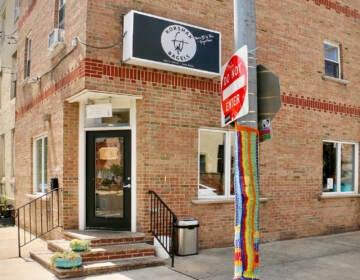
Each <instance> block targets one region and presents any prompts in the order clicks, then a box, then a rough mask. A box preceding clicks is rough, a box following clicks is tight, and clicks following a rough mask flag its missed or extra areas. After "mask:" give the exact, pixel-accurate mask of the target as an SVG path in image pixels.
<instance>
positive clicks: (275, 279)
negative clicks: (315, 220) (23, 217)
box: [0, 227, 360, 280]
mask: <svg viewBox="0 0 360 280" xmlns="http://www.w3.org/2000/svg"><path fill="white" fill-rule="evenodd" d="M45 246H46V244H45V242H42V241H36V242H35V243H34V244H30V245H28V246H27V247H26V248H24V249H23V250H22V255H23V257H24V258H18V257H17V255H18V253H17V231H16V228H15V227H7V228H0V279H2V280H12V279H14V280H15V279H16V280H19V279H27V280H35V279H36V280H51V279H57V278H56V277H55V276H53V274H51V273H50V272H49V271H47V270H46V269H45V268H43V267H42V266H41V265H39V264H38V263H36V262H34V261H33V260H31V259H30V258H29V257H28V256H29V253H28V252H29V250H30V248H31V247H37V248H38V247H42V248H43V247H45ZM359 262H360V231H356V232H350V233H343V234H336V235H328V236H320V237H310V238H303V239H296V240H287V241H277V242H270V243H265V244H261V245H260V279H262V280H300V279H301V280H303V279H306V280H323V279H327V280H335V279H336V280H338V279H344V280H355V279H360V276H359V275H360V265H359V264H360V263H359ZM232 273H233V249H232V248H218V249H207V250H200V251H199V254H198V255H194V256H184V257H176V258H175V267H174V268H171V267H170V265H169V266H161V267H151V268H144V269H138V270H131V271H126V272H117V273H112V274H106V275H97V276H88V277H82V278H72V279H84V280H85V279H86V280H88V279H89V280H90V279H96V280H110V279H111V280H167V279H169V280H192V279H198V280H200V279H201V280H225V279H229V280H230V279H232Z"/></svg>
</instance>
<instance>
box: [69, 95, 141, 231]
mask: <svg viewBox="0 0 360 280" xmlns="http://www.w3.org/2000/svg"><path fill="white" fill-rule="evenodd" d="M109 96H110V97H111V98H112V101H113V104H119V106H120V103H125V104H127V105H126V106H128V108H129V109H130V126H124V127H89V128H86V127H85V123H86V110H85V106H86V103H87V102H88V99H95V100H96V99H98V100H100V99H105V98H108V97H109ZM140 98H141V97H140V96H133V95H126V94H116V93H109V92H107V93H105V92H100V91H89V90H84V91H82V92H81V93H80V94H77V95H76V96H73V97H71V98H69V99H68V100H67V101H68V102H70V103H72V102H79V158H78V162H79V171H78V172H79V173H78V174H79V229H80V230H84V229H85V228H86V162H85V161H86V132H87V131H108V130H130V131H131V231H132V232H136V209H137V204H136V193H137V192H136V99H140Z"/></svg>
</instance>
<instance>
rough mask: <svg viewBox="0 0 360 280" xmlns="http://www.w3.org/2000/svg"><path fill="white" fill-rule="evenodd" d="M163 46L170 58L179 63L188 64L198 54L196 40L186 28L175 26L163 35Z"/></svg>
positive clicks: (167, 28)
mask: <svg viewBox="0 0 360 280" xmlns="http://www.w3.org/2000/svg"><path fill="white" fill-rule="evenodd" d="M161 46H162V48H163V50H164V52H165V53H166V55H167V56H168V57H170V58H171V59H172V60H175V61H177V62H187V61H189V60H191V59H192V58H193V57H194V56H195V54H196V49H197V47H196V40H195V38H194V36H193V34H192V33H191V32H190V31H189V30H188V29H187V28H185V27H184V26H181V25H177V24H173V25H170V26H168V27H166V28H165V29H164V30H163V32H162V34H161Z"/></svg>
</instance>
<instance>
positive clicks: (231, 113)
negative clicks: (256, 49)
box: [221, 46, 249, 126]
mask: <svg viewBox="0 0 360 280" xmlns="http://www.w3.org/2000/svg"><path fill="white" fill-rule="evenodd" d="M221 110H222V126H225V125H227V124H229V123H231V122H233V121H235V120H236V119H238V118H240V117H242V116H245V115H246V114H248V113H249V98H248V55H247V46H243V47H242V48H240V49H239V50H238V51H237V52H236V53H235V54H234V55H233V56H232V57H231V59H230V60H229V61H228V62H227V63H226V64H225V66H224V67H223V69H222V74H221Z"/></svg>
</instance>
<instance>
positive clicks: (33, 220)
mask: <svg viewBox="0 0 360 280" xmlns="http://www.w3.org/2000/svg"><path fill="white" fill-rule="evenodd" d="M60 191H62V189H54V190H51V191H49V192H47V193H44V194H43V195H41V196H38V197H36V198H35V199H33V200H31V201H29V202H27V203H25V204H24V205H22V206H20V207H18V208H17V209H16V210H15V217H16V219H17V221H16V224H17V227H18V252H19V257H21V248H22V247H24V246H25V245H27V244H29V243H30V242H32V241H34V240H35V239H37V238H39V237H41V236H43V235H45V234H47V233H49V232H50V231H52V230H54V229H56V228H58V227H61V224H60V211H59V210H60V207H59V206H60ZM44 204H45V205H44Z"/></svg>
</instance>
